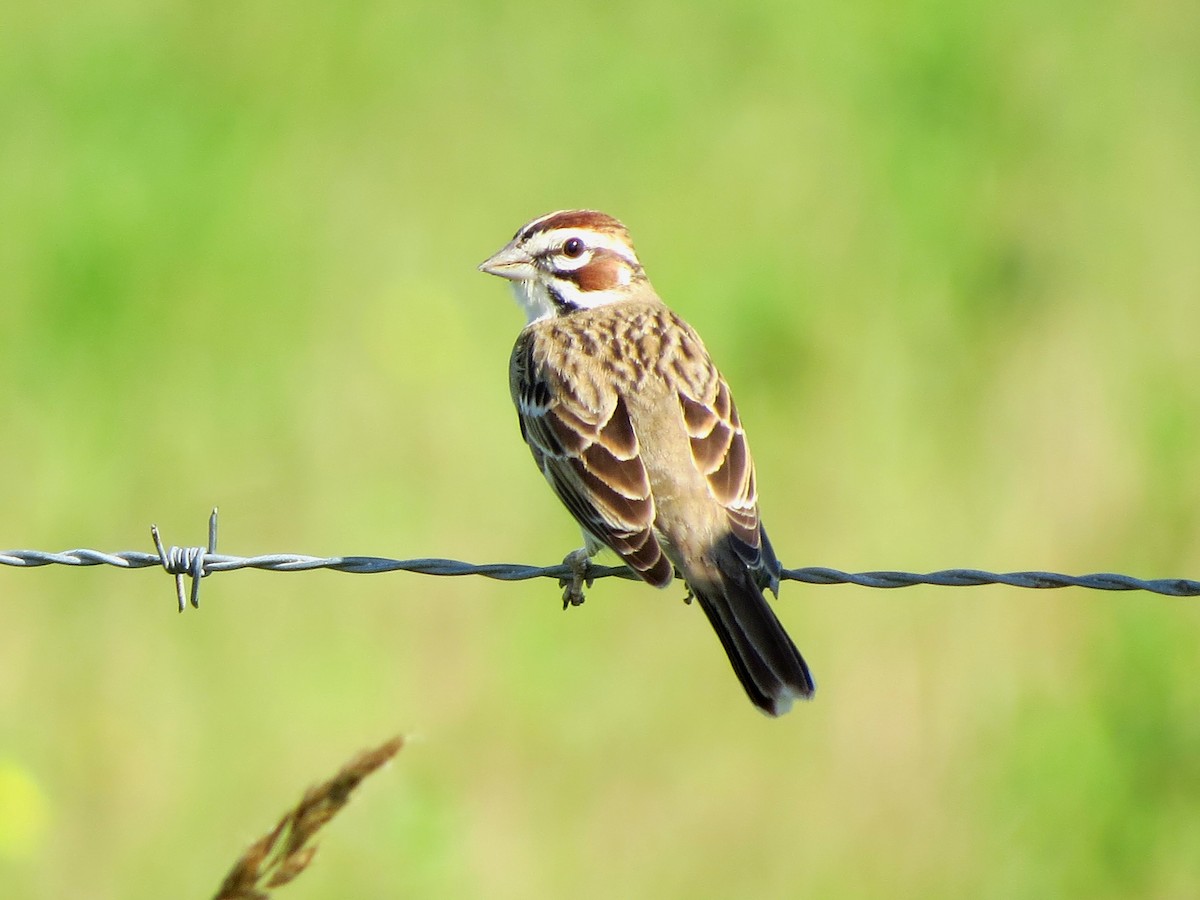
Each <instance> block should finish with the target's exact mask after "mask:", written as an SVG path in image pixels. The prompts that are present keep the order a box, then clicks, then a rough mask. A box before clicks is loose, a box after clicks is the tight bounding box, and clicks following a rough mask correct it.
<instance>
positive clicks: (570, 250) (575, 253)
mask: <svg viewBox="0 0 1200 900" xmlns="http://www.w3.org/2000/svg"><path fill="white" fill-rule="evenodd" d="M562 252H563V255H564V256H569V257H571V259H578V258H579V257H581V256H583V241H582V240H580V239H579V238H577V237H573V238H567V241H566V243H565V244H563V248H562Z"/></svg>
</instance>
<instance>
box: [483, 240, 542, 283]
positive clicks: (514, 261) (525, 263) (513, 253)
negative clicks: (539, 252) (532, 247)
mask: <svg viewBox="0 0 1200 900" xmlns="http://www.w3.org/2000/svg"><path fill="white" fill-rule="evenodd" d="M479 271H480V272H487V273H488V274H489V275H499V276H500V277H501V278H507V279H508V280H509V281H529V280H530V279H531V278H533V277H534V276H535V275H537V269H536V268H534V265H533V257H532V256H530V255H529V254H528V253H526V252H525V251H524V250H523V249H522V248H520V247H518V246H517V242H516V241H515V240H514V241H510V242H509V243H508V245H507V246H506V247H504V249H502V250H500V251H499V252H498V253H495V254H493V255H492V256H489V257H488V258H487V259H485V260H484V261H483V262H481V263H480V264H479Z"/></svg>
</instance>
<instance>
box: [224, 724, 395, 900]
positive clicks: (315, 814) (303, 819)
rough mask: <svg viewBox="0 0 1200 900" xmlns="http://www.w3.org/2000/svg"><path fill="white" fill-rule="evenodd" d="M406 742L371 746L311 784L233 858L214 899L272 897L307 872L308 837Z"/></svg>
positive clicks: (262, 899)
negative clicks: (274, 890) (272, 892)
mask: <svg viewBox="0 0 1200 900" xmlns="http://www.w3.org/2000/svg"><path fill="white" fill-rule="evenodd" d="M402 746H404V738H403V737H394V738H392V739H391V740H390V741H388V742H386V743H385V744H382V745H381V746H379V747H376V748H375V749H373V750H364V751H363V752H361V753H359V754H358V755H357V756H355V757H354V759H352V760H350V762H348V763H346V765H345V766H343V767H342V769H341V771H339V772H338V773H337V774H336V775H334V776H333V777H332V778H330V779H329V780H328V781H326V782H325V783H324V784H320V785H318V786H317V787H313V788H309V789H308V790H307V791H306V792H305V794H304V797H303V798H301V800H300V802H299V803H298V804H296V807H295V808H294V809H291V810H289V811H288V812H287V813H286V814H284V816H283V818H282V819H280V820H279V824H278V825H276V826H275V827H274V828H272V829H271V830H270V831H269V832H267V833H266V834H265V835H263V836H262V837H261V838H259V839H258V840H257V841H255V842H254V843H253V844H251V845H250V847H248V848H247V849H246V852H245V853H243V854H242V856H241V858H240V859H238V861H237V862H236V863H234V865H233V868H232V869H230V871H229V874H228V875H227V876H226V877H225V881H224V883H222V885H221V889H220V890H219V891H218V892H217V894H216V897H215V900H268V898H269V897H270V894H269V893H268V891H269V890H271V889H272V888H277V887H280V886H281V885H285V884H287V883H288V882H289V881H291V880H292V879H293V878H295V877H296V876H297V875H299V874H300V873H301V872H303V871H304V870H305V869H306V868H307V867H308V864H309V863H310V862H312V858H313V856H314V855H315V854H316V852H317V848H316V845H311V846H310V845H309V841H311V840H312V838H313V837H314V836H315V835H316V833H317V832H318V831H320V830H321V828H322V827H324V825H325V823H326V822H328V821H329V820H330V819H332V818H333V817H334V816H335V815H337V814H338V812H339V811H340V810H341V809H342V807H343V806H345V805H346V803H347V802H349V800H350V794H351V792H353V791H354V789H355V788H356V787H358V785H359V783H360V782H361V781H362V780H363V779H364V778H366V777H367V776H368V775H370V774H371V773H372V772H374V771H375V770H376V769H378V768H379V767H380V766H382V765H383V764H384V763H385V762H387V761H388V760H390V759H391V758H392V757H393V756H395V755H396V754H397V753H398V752H399V751H400V748H401V747H402Z"/></svg>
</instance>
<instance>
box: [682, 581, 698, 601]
mask: <svg viewBox="0 0 1200 900" xmlns="http://www.w3.org/2000/svg"><path fill="white" fill-rule="evenodd" d="M684 587H686V588H687V596H686V597H684V598H683V602H684V603H686V604H687V605H688V606H691V605H692V601H693V600H694V599H696V594H695V592H694V591H693V590H692V586H691V585H690V584H688V583H687V582H686V581H685V582H684Z"/></svg>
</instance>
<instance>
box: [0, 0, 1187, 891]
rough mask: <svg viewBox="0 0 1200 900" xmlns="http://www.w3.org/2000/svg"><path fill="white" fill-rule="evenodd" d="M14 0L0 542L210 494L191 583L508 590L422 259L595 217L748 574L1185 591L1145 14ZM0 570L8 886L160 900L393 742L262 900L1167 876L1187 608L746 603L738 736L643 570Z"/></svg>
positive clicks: (163, 521) (699, 644)
mask: <svg viewBox="0 0 1200 900" xmlns="http://www.w3.org/2000/svg"><path fill="white" fill-rule="evenodd" d="M9 6H10V7H11V8H10V9H8V10H7V11H6V16H5V20H6V21H5V24H4V26H3V28H0V172H2V173H3V177H2V178H0V310H2V312H3V323H2V325H0V393H2V394H3V396H4V398H5V401H4V409H5V414H4V418H5V427H4V428H3V430H2V431H0V471H2V472H3V473H4V474H3V477H0V483H2V484H3V488H2V490H0V496H2V497H3V503H2V504H0V546H9V547H35V548H41V549H62V548H65V547H75V546H88V547H98V548H100V549H113V550H115V549H129V548H145V549H149V539H148V534H147V527H148V525H149V523H150V522H152V521H156V522H158V523H159V525H160V526H162V528H163V530H164V536H165V539H166V540H167V541H168V542H174V543H179V544H191V543H200V542H202V541H203V539H204V523H205V517H206V515H207V511H208V509H209V508H210V507H211V506H212V505H213V504H220V506H221V510H222V517H223V518H222V534H221V542H222V543H221V548H220V549H224V550H225V551H227V552H230V553H239V554H253V553H265V552H275V551H294V552H309V553H317V554H330V555H333V554H343V553H344V554H380V555H389V556H402V557H407V556H426V555H428V556H452V557H458V558H464V559H470V560H475V561H494V560H505V561H514V562H515V561H528V562H537V563H548V562H553V561H556V560H558V559H560V558H561V557H562V555H563V554H564V553H565V552H567V551H568V550H570V549H572V548H573V547H574V546H576V542H577V535H576V532H575V529H574V527H573V526H572V525H571V524H570V521H569V519H568V516H567V515H566V513H564V512H563V511H562V510H561V509H559V508H558V506H557V504H556V502H555V501H554V500H553V498H552V497H551V496H550V495H549V492H548V491H547V490H546V489H545V487H544V485H543V484H541V482H540V480H539V478H538V476H537V474H536V472H535V470H534V468H533V466H532V464H531V463H530V461H529V459H528V454H527V451H526V450H525V448H524V447H522V446H521V443H520V439H519V437H518V435H517V430H516V422H515V415H514V414H513V412H512V410H511V409H510V407H509V400H508V396H507V384H506V378H505V370H506V365H507V356H508V351H509V347H510V346H511V340H512V339H513V338H514V337H515V335H516V332H517V330H518V329H519V327H520V325H521V321H520V314H519V312H518V310H517V308H516V307H515V305H514V304H512V303H511V302H510V300H509V298H508V297H507V296H506V294H505V293H504V292H503V290H502V288H501V286H500V285H498V284H496V283H494V280H491V279H487V278H485V277H483V276H482V275H480V274H478V273H477V272H475V270H474V266H475V265H476V264H477V263H478V261H479V260H481V259H482V258H484V257H485V256H486V255H487V254H488V253H490V252H491V251H493V250H494V249H496V247H498V246H499V245H500V244H502V243H503V242H504V240H506V239H507V237H508V236H509V235H510V234H511V233H512V232H513V231H514V230H515V229H516V227H517V226H518V225H520V224H521V223H522V222H523V221H525V220H526V219H528V218H531V217H532V216H534V215H536V214H539V213H542V212H546V211H549V210H550V209H553V208H559V207H565V206H577V205H589V206H596V207H599V208H602V209H604V210H606V211H608V212H611V213H613V214H615V215H617V216H619V217H621V218H622V219H624V220H625V221H626V223H627V224H628V225H629V227H630V229H631V231H632V232H633V234H634V236H635V238H636V239H637V240H638V245H639V250H640V252H641V255H642V257H643V259H644V260H645V261H646V263H647V267H648V270H649V272H650V274H651V277H652V278H653V279H654V281H655V284H656V285H657V287H658V288H659V290H660V292H661V293H662V294H663V295H664V297H665V298H666V299H667V301H668V302H669V303H671V304H672V305H673V306H675V307H676V308H677V309H679V310H680V311H681V312H682V313H683V314H684V315H685V316H686V317H687V318H688V319H689V320H691V321H692V322H693V323H694V324H695V325H696V326H697V327H698V329H699V330H700V332H701V333H702V334H704V335H705V337H706V340H707V341H708V344H709V346H710V349H711V350H712V351H713V353H714V355H715V356H716V358H717V359H718V361H719V362H720V363H721V365H722V368H723V369H724V370H725V372H726V374H727V375H728V377H729V378H730V380H731V382H732V384H733V385H734V388H735V392H736V394H737V397H738V401H739V405H740V407H741V410H742V413H743V418H744V419H745V421H746V423H747V425H748V427H749V429H750V434H751V439H752V443H753V447H754V451H755V455H756V459H757V461H758V466H759V481H760V488H761V491H762V494H763V507H764V513H765V516H766V521H767V523H768V525H769V527H770V528H771V534H772V538H773V541H774V543H775V546H776V547H777V549H778V550H779V552H780V554H781V556H782V557H783V559H784V561H785V563H787V564H789V565H796V566H799V565H809V564H826V565H832V566H838V567H843V568H849V569H860V568H914V569H918V570H920V569H928V568H940V567H944V566H953V565H977V566H983V567H989V568H996V569H1006V568H1047V569H1056V570H1062V571H1080V572H1082V571H1096V570H1113V571H1130V572H1132V573H1133V574H1138V575H1143V576H1155V577H1157V576H1164V577H1165V576H1190V577H1196V576H1197V575H1198V574H1200V477H1198V476H1197V471H1198V469H1197V466H1196V459H1197V458H1198V457H1200V352H1198V351H1197V342H1196V335H1197V333H1200V287H1198V286H1200V253H1197V249H1196V248H1197V247H1198V246H1200V166H1198V165H1197V162H1196V161H1197V159H1200V92H1198V91H1197V85H1200V63H1198V62H1197V60H1198V59H1200V57H1197V55H1196V53H1195V48H1196V46H1198V41H1200V17H1198V15H1197V12H1196V8H1195V7H1194V5H1189V4H1186V3H1174V4H1167V5H1161V4H1160V5H1157V6H1154V5H1149V6H1147V5H1141V6H1139V5H1134V4H1126V5H1119V4H1106V5H1102V6H1100V7H1098V6H1096V5H1095V4H1092V5H1085V4H1077V3H1076V4H1069V3H1068V4H1058V5H1056V6H1052V7H1046V6H1045V5H1044V4H1033V3H1022V2H1018V3H1016V4H985V3H978V2H967V3H949V2H939V0H925V2H921V3H916V4H909V5H907V6H903V7H897V6H895V5H893V4H883V3H874V4H841V5H828V6H820V5H813V4H796V3H781V2H763V3H759V4H754V5H753V6H752V7H750V8H745V7H744V5H743V6H742V7H738V6H736V5H729V4H702V5H699V6H697V5H695V4H690V5H689V4H667V3H655V2H637V3H622V2H618V3H607V4H599V5H592V6H585V5H575V6H572V5H568V4H546V5H541V6H539V5H526V6H523V7H522V6H513V5H505V4H498V3H475V4H460V5H457V6H453V5H451V6H446V5H445V4H409V5H404V4H385V3H371V2H352V3H342V4H328V5H323V4H289V5H284V4H277V3H265V2H251V3H246V4H240V5H234V6H218V7H214V6H213V5H211V4H205V5H201V4H186V3H180V2H174V3H171V2H168V3H159V4H153V3H146V2H139V0H129V2H123V3H121V2H114V0H104V2H100V3H94V4H88V5H86V6H82V7H79V8H75V9H64V8H62V7H59V6H54V5H45V4H41V5H39V4H34V3H30V2H27V0H15V2H14V3H10V4H9ZM0 588H2V592H3V598H4V626H3V628H2V629H0V723H3V724H0V772H2V773H4V776H5V777H4V779H3V780H2V785H3V786H4V787H3V789H0V883H3V884H4V885H5V895H6V896H9V897H38V896H92V897H117V896H120V897H130V898H137V897H143V896H144V897H161V896H182V895H185V894H195V893H197V892H203V891H207V890H210V889H211V888H212V886H214V885H216V884H217V883H218V882H219V880H220V877H221V876H222V874H223V872H224V871H225V869H226V868H227V866H228V861H229V860H230V859H232V858H234V857H236V855H237V853H238V852H240V850H241V849H242V847H243V846H244V845H245V844H246V843H248V842H249V840H251V839H252V838H253V836H254V835H255V834H256V832H257V831H258V830H260V828H261V827H262V826H263V825H264V823H266V822H268V820H269V817H270V816H271V815H273V814H274V812H275V811H276V810H277V809H279V808H282V807H283V806H284V805H286V803H287V802H289V801H290V800H291V799H292V798H293V797H294V796H295V794H296V792H297V790H298V788H300V787H301V786H302V785H304V784H305V783H307V780H308V779H310V778H311V773H312V772H314V771H322V770H324V769H325V768H327V767H328V766H329V765H332V764H334V763H335V762H336V761H337V760H338V759H339V758H340V756H341V755H342V754H343V752H344V750H345V748H346V747H347V746H356V745H360V744H361V745H366V744H368V743H371V742H372V741H375V740H377V739H378V737H379V736H380V735H383V734H389V733H393V732H395V731H397V730H403V731H405V732H408V733H410V734H414V735H416V736H417V738H418V739H417V740H415V741H414V742H413V743H412V744H411V745H410V746H409V747H408V749H406V751H405V754H404V755H403V757H402V758H401V759H400V760H399V761H398V762H397V763H396V764H395V766H394V767H393V768H392V769H391V770H390V772H391V774H389V775H385V776H381V777H380V778H377V779H376V780H375V783H374V784H373V785H372V790H371V791H369V792H367V793H366V794H364V795H363V797H362V798H361V800H360V801H358V802H357V803H358V804H360V805H357V804H356V806H355V807H353V808H351V809H349V810H347V812H346V813H345V815H344V816H342V817H340V819H339V822H338V823H337V824H336V825H335V826H333V827H332V828H331V829H330V830H329V833H328V834H327V835H325V836H324V838H323V844H322V846H323V848H324V849H323V851H322V853H321V858H320V861H319V864H318V865H317V866H315V867H314V868H313V870H312V871H311V872H308V873H306V876H305V878H304V879H300V880H299V881H298V882H297V884H296V885H294V886H292V887H289V888H288V889H287V890H288V892H289V893H288V896H291V895H292V894H294V895H295V896H297V897H301V896H313V897H316V896H348V895H351V894H353V895H357V896H405V895H414V896H488V897H497V898H504V897H536V896H567V895H569V896H577V897H589V896H595V897H609V896H615V895H620V896H654V897H661V896H755V897H766V896H780V897H782V896H803V895H813V896H828V897H897V896H914V897H916V896H919V897H933V898H936V897H943V896H944V897H962V896H994V897H1013V896H1057V897H1089V898H1090V897H1097V896H1099V897H1114V898H1115V897H1128V896H1139V897H1172V896H1186V895H1188V894H1189V893H1190V892H1191V891H1192V889H1193V888H1194V885H1195V884H1196V883H1197V880H1198V879H1200V863H1198V862H1197V860H1200V854H1197V853H1196V852H1195V848H1196V846H1198V845H1200V832H1198V831H1197V826H1196V822H1195V816H1194V810H1195V808H1196V807H1197V804H1200V772H1198V771H1197V766H1196V760H1197V759H1200V731H1198V730H1197V726H1196V715H1195V710H1196V708H1197V701H1200V697H1198V696H1197V689H1196V687H1195V684H1196V679H1195V677H1194V673H1193V669H1194V661H1195V659H1196V658H1197V657H1198V651H1200V618H1198V616H1200V606H1196V605H1195V604H1194V603H1192V602H1190V601H1179V602H1175V601H1168V600H1164V599H1161V598H1152V597H1128V598H1116V599H1114V598H1113V597H1111V596H1105V595H1100V594H1088V593H1085V592H1082V591H1072V592H1066V593H1063V594H1056V595H1054V596H1053V597H1049V596H1048V595H1045V594H1038V595H1036V596H1029V595H1026V594H1021V592H1018V591H1013V590H1005V589H981V590H978V591H967V590H950V589H941V590H939V589H913V590H907V591H904V592H899V593H883V592H869V591H865V590H856V589H850V588H832V587H831V588H802V587H799V586H796V585H788V586H786V587H785V589H784V592H783V596H782V598H781V601H780V602H781V608H782V616H783V618H784V619H785V621H786V622H787V623H788V625H789V628H790V629H791V630H792V632H793V634H794V636H795V637H796V640H797V643H798V644H799V645H800V646H801V647H802V649H803V650H804V651H805V655H806V656H807V657H808V658H809V660H810V661H811V663H812V665H813V667H814V670H815V673H816V676H817V680H818V684H819V690H818V694H817V699H816V700H815V702H814V703H813V704H812V705H811V706H808V707H805V708H801V709H797V710H795V711H794V712H793V713H792V714H791V715H790V716H788V717H786V718H785V719H784V720H782V721H780V722H767V721H765V720H760V718H759V717H757V716H756V715H755V714H754V713H753V710H752V709H751V708H750V707H749V705H748V704H747V703H746V702H745V700H744V698H743V697H742V696H741V692H740V689H739V688H738V685H737V683H736V680H735V679H734V678H733V676H732V674H731V673H730V672H728V671H727V670H726V663H725V661H724V660H723V658H722V654H721V652H720V650H719V648H718V647H717V646H716V643H715V641H713V639H712V636H711V634H710V633H709V632H708V630H707V627H706V625H705V623H704V622H703V621H702V617H701V616H700V615H699V614H698V613H697V611H696V610H695V609H694V608H687V607H685V606H684V605H683V604H682V603H680V602H678V601H679V599H680V597H681V596H682V595H681V593H680V592H679V591H672V592H668V593H667V594H661V595H660V594H656V593H655V592H653V591H651V590H650V589H648V588H645V587H639V586H637V585H634V584H628V583H620V582H616V581H607V582H604V583H602V584H600V585H597V587H596V588H594V589H593V591H592V593H591V595H590V599H589V602H588V603H587V604H586V605H585V606H584V607H583V608H582V609H579V610H574V611H571V612H569V613H567V614H563V613H561V612H560V611H559V609H558V592H557V590H556V589H555V588H554V587H553V585H550V584H546V585H540V584H539V585H534V584H519V585H518V584H512V585H508V584H496V583H491V582H486V581H484V580H482V579H461V580H454V581H450V582H444V581H434V580H432V579H426V578H421V577H417V576H408V575H395V576H375V577H372V578H370V579H359V578H352V577H349V576H345V575H337V574H332V573H310V574H306V575H296V576H287V575H277V574H262V573H245V572H244V573H238V574H229V575H220V576H216V577H213V578H210V579H208V580H207V581H206V582H205V585H204V588H205V590H204V607H203V608H202V610H201V611H200V612H199V613H198V614H195V613H193V612H190V611H189V612H188V613H186V614H185V615H183V616H176V615H175V614H174V612H173V609H174V599H173V589H172V585H171V583H170V580H169V579H168V578H166V577H165V576H163V575H161V573H160V574H157V575H155V574H134V573H124V572H118V571H115V570H65V569H53V570H52V569H42V570H36V571H27V572H23V571H20V570H14V569H3V568H0ZM389 780H390V785H391V786H390V788H389ZM14 786H15V787H14ZM14 797H15V798H17V799H16V800H14V799H12V798H14ZM214 798H221V802H220V803H218V802H215V800H214ZM6 802H7V805H6ZM30 823H33V824H30ZM347 885H352V886H353V887H354V890H353V891H351V892H350V893H349V894H348V893H347V887H346V886H347ZM306 891H307V893H305V892H306Z"/></svg>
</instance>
